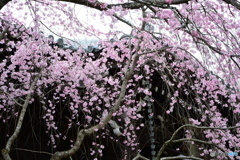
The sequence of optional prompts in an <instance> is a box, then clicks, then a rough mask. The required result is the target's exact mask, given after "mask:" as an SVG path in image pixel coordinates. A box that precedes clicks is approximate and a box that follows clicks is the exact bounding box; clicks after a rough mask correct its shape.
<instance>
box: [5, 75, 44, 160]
mask: <svg viewBox="0 0 240 160" xmlns="http://www.w3.org/2000/svg"><path fill="white" fill-rule="evenodd" d="M39 77H40V74H39V75H37V76H36V77H35V78H34V80H33V82H32V84H31V86H30V88H29V93H28V95H27V97H26V99H25V101H24V104H23V105H22V110H21V113H20V115H19V119H18V123H17V126H16V129H15V131H14V133H13V134H12V136H11V137H10V138H9V139H8V141H7V144H6V146H5V148H4V149H2V151H1V152H2V155H3V157H4V159H5V160H11V158H10V156H9V152H10V150H11V145H12V144H13V142H14V141H15V139H16V138H17V137H18V134H19V132H20V130H21V128H22V123H23V119H24V117H25V113H26V111H27V107H28V104H29V101H30V100H31V98H32V91H33V90H34V88H35V86H36V83H37V81H38V79H39Z"/></svg>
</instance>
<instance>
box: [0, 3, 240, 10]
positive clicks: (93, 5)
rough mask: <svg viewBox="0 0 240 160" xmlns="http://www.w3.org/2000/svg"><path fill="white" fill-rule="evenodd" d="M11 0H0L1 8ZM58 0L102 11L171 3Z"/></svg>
mask: <svg viewBox="0 0 240 160" xmlns="http://www.w3.org/2000/svg"><path fill="white" fill-rule="evenodd" d="M10 1H11V0H0V10H1V9H2V8H3V7H4V6H5V5H6V4H7V3H8V2H10ZM58 1H63V2H70V3H75V4H79V5H84V6H86V7H90V8H94V9H97V10H100V11H103V10H107V9H109V8H112V7H114V6H122V7H123V8H126V9H140V8H141V7H143V6H144V5H152V6H158V7H161V6H163V5H169V4H168V3H167V2H166V0H147V1H143V0H134V2H128V3H119V4H106V3H103V2H99V1H96V2H94V3H92V2H89V1H88V0H58ZM189 1H191V0H173V1H172V3H171V4H172V5H177V4H183V3H188V2H189ZM223 1H224V2H225V3H227V4H230V5H232V6H234V7H236V8H237V9H240V2H238V1H237V0H223Z"/></svg>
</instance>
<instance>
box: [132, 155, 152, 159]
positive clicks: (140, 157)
mask: <svg viewBox="0 0 240 160" xmlns="http://www.w3.org/2000/svg"><path fill="white" fill-rule="evenodd" d="M138 159H142V160H150V159H148V158H146V157H144V156H142V155H141V154H138V155H137V156H136V157H134V158H133V159H132V160H138Z"/></svg>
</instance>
